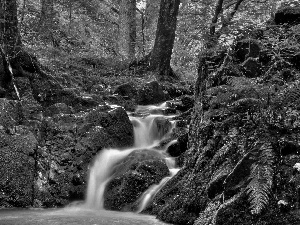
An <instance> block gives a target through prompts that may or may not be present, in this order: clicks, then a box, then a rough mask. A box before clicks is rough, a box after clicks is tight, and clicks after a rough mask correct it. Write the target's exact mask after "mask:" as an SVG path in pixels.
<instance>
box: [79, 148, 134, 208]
mask: <svg viewBox="0 0 300 225" xmlns="http://www.w3.org/2000/svg"><path fill="white" fill-rule="evenodd" d="M134 150H135V149H134V148H132V149H127V150H123V151H120V150H117V149H103V150H102V151H101V153H100V154H98V156H97V158H96V160H95V162H94V165H93V166H92V168H91V169H90V176H89V181H88V189H87V198H86V202H85V205H86V206H87V208H91V209H92V208H93V209H103V203H104V199H103V194H104V190H105V186H106V184H107V183H108V181H109V180H110V176H111V175H112V174H111V169H112V168H113V166H114V165H115V164H116V163H118V162H119V161H121V160H122V159H124V158H125V157H126V156H127V155H129V154H130V153H131V152H132V151H134Z"/></svg>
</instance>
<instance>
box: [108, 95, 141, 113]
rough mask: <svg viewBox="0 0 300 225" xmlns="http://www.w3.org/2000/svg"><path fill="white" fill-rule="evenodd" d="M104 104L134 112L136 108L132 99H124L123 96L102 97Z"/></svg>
mask: <svg viewBox="0 0 300 225" xmlns="http://www.w3.org/2000/svg"><path fill="white" fill-rule="evenodd" d="M103 100H104V101H105V103H107V104H110V105H119V106H122V107H124V109H125V110H127V111H134V110H135V108H136V103H135V101H134V99H130V98H127V97H126V98H125V97H123V96H120V95H117V94H114V95H106V96H104V97H103Z"/></svg>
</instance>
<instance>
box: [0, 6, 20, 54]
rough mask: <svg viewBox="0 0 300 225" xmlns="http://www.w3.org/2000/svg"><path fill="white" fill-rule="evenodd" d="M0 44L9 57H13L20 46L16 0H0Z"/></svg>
mask: <svg viewBox="0 0 300 225" xmlns="http://www.w3.org/2000/svg"><path fill="white" fill-rule="evenodd" d="M0 8H1V9H0V42H1V43H0V44H2V45H4V48H5V52H6V54H8V56H9V57H14V56H15V55H16V53H17V52H18V51H19V50H20V48H22V42H21V36H20V33H19V29H18V17H17V2H16V0H9V1H8V0H0Z"/></svg>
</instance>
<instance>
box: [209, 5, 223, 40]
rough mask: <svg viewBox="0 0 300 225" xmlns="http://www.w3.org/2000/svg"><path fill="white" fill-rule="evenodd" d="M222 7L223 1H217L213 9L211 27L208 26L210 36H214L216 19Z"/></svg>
mask: <svg viewBox="0 0 300 225" xmlns="http://www.w3.org/2000/svg"><path fill="white" fill-rule="evenodd" d="M222 6H223V0H218V2H217V5H216V8H215V15H214V17H213V18H212V21H211V26H210V31H209V33H210V35H214V34H215V31H216V24H217V22H218V17H219V14H220V13H221V12H222V10H223V9H222Z"/></svg>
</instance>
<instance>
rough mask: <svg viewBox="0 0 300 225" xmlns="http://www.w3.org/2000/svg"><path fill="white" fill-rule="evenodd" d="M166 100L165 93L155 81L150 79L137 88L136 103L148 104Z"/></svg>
mask: <svg viewBox="0 0 300 225" xmlns="http://www.w3.org/2000/svg"><path fill="white" fill-rule="evenodd" d="M165 100H166V95H165V93H164V91H163V89H162V87H161V86H160V84H159V83H158V82H157V81H151V82H148V83H146V84H144V85H143V86H142V87H141V88H140V89H138V94H137V99H136V101H137V104H140V105H150V104H157V103H160V102H163V101H165Z"/></svg>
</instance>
